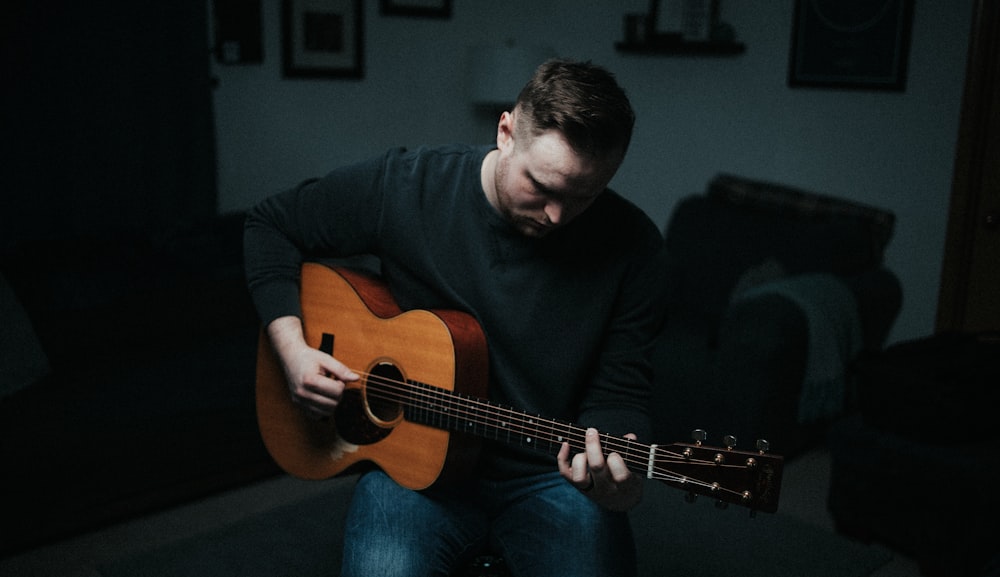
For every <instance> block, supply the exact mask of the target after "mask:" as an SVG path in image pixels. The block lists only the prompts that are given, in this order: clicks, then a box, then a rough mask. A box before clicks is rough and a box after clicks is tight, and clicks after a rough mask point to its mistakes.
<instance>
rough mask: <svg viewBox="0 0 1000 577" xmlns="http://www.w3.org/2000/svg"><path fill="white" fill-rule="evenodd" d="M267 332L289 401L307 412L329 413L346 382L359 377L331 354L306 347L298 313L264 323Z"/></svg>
mask: <svg viewBox="0 0 1000 577" xmlns="http://www.w3.org/2000/svg"><path fill="white" fill-rule="evenodd" d="M267 335H268V338H270V339H271V344H272V345H273V346H274V350H275V351H276V352H277V353H278V357H279V358H280V359H281V365H282V367H283V368H284V370H285V379H286V381H287V382H288V390H289V392H290V394H291V396H292V401H293V402H294V403H295V404H297V405H299V406H300V407H302V409H303V410H304V411H305V412H306V413H307V414H308V415H310V416H313V417H316V418H323V417H329V416H331V415H333V411H334V410H335V409H336V408H337V404H338V403H339V402H340V397H341V395H343V393H344V388H345V387H346V386H347V383H349V382H352V381H356V380H358V379H359V378H361V377H359V376H358V375H357V373H355V372H354V371H352V370H351V369H350V368H348V367H347V366H346V365H345V364H343V363H341V362H340V361H338V360H337V359H335V358H333V357H332V356H330V355H328V354H326V353H324V352H322V351H319V350H317V349H314V348H312V347H310V346H309V345H308V344H307V343H306V341H305V336H304V335H303V333H302V321H301V320H300V319H299V318H298V317H295V316H287V317H281V318H277V319H275V320H274V321H272V322H271V324H269V325H268V326H267Z"/></svg>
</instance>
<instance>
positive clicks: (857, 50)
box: [788, 0, 913, 91]
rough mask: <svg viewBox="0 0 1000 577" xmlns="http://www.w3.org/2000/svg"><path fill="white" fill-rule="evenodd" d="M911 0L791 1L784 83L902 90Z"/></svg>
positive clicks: (907, 46)
mask: <svg viewBox="0 0 1000 577" xmlns="http://www.w3.org/2000/svg"><path fill="white" fill-rule="evenodd" d="M912 25H913V0H879V1H878V2H868V3H863V2H843V1H842V0H796V2H795V16H794V19H793V25H792V27H793V30H792V46H791V50H790V56H789V65H788V84H789V86H792V87H828V88H846V89H867V90H887V91H903V90H905V88H906V71H907V64H908V59H909V48H910V33H911V27H912Z"/></svg>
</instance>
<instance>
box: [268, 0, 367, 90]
mask: <svg viewBox="0 0 1000 577" xmlns="http://www.w3.org/2000/svg"><path fill="white" fill-rule="evenodd" d="M281 26H282V51H283V73H284V75H285V76H286V77H290V78H361V77H363V76H364V6H363V5H362V0H282V17H281Z"/></svg>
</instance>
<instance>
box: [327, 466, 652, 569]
mask: <svg viewBox="0 0 1000 577" xmlns="http://www.w3.org/2000/svg"><path fill="white" fill-rule="evenodd" d="M486 550H489V551H490V552H492V553H494V554H498V555H500V556H502V557H503V558H504V560H505V561H506V563H507V567H508V569H509V570H510V572H511V574H512V575H515V576H517V577H559V576H562V575H565V576H572V577H587V576H591V575H592V576H594V577H598V576H600V577H615V576H622V577H625V576H634V575H635V574H636V561H635V544H634V542H633V540H632V530H631V527H630V525H629V522H628V517H627V515H626V514H624V513H614V512H611V511H607V510H605V509H602V508H601V507H598V506H597V505H595V504H594V503H593V501H591V500H589V499H588V498H586V497H585V496H584V495H583V494H582V493H580V491H578V490H577V489H576V488H574V487H573V486H572V485H570V484H569V483H567V482H566V481H565V480H564V479H563V478H562V477H561V476H560V475H559V473H558V472H553V473H547V474H544V475H539V476H537V477H531V478H526V479H517V480H513V481H501V482H496V481H484V480H475V481H470V482H469V483H468V484H467V485H463V486H460V487H452V488H449V489H447V490H444V489H442V490H436V489H430V490H428V491H423V492H417V491H411V490H409V489H405V488H403V487H400V486H399V485H397V484H396V482H395V481H393V480H392V479H390V478H389V477H388V476H387V475H385V473H383V472H381V471H372V472H369V473H366V474H365V475H363V476H362V477H361V479H360V480H359V481H358V485H357V487H356V488H355V490H354V496H353V498H352V500H351V506H350V508H349V510H348V514H347V521H346V525H345V538H344V565H343V569H342V572H341V577H371V576H372V575H380V576H383V577H393V576H398V577H404V576H405V577H417V576H422V575H426V576H431V575H437V576H441V577H443V576H447V575H452V574H453V573H454V572H455V571H456V570H458V568H460V567H462V566H463V565H465V564H466V563H468V562H470V561H471V560H472V559H473V558H475V556H476V555H479V554H482V553H483V552H484V551H486Z"/></svg>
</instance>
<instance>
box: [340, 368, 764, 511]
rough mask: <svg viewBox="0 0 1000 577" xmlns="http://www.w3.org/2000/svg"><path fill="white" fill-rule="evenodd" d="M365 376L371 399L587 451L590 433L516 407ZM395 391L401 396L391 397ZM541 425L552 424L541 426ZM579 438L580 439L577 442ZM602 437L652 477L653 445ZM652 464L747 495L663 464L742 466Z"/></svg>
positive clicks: (667, 454)
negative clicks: (636, 451)
mask: <svg viewBox="0 0 1000 577" xmlns="http://www.w3.org/2000/svg"><path fill="white" fill-rule="evenodd" d="M355 372H359V371H355ZM360 374H361V375H362V376H366V377H367V378H368V381H369V382H370V383H376V384H379V385H382V387H381V388H380V387H370V386H369V387H367V390H368V391H369V395H371V393H372V392H374V393H376V394H375V395H374V397H375V398H380V399H382V400H388V401H395V402H400V403H402V404H404V405H406V406H409V407H411V408H413V409H414V410H417V411H421V412H426V413H431V414H435V415H437V416H439V417H441V418H444V419H450V420H455V419H461V420H463V421H464V422H466V423H472V424H478V425H483V426H486V427H489V428H491V429H494V430H496V431H498V436H497V438H498V439H499V436H500V435H502V434H504V433H506V434H507V436H508V437H509V436H510V435H511V434H514V435H520V436H524V437H526V438H531V435H532V433H533V434H534V437H535V438H545V437H546V435H548V438H547V439H546V441H545V442H547V443H548V444H549V445H550V449H551V446H552V444H553V442H554V440H555V441H556V442H558V443H559V445H561V444H562V442H569V443H570V447H571V448H576V449H581V450H582V449H583V447H584V441H583V439H585V435H586V430H585V429H584V428H582V427H579V426H575V425H572V424H570V423H565V422H562V421H558V420H555V419H546V418H542V417H532V416H531V415H530V414H528V413H525V412H522V411H517V410H515V409H512V408H509V407H503V406H501V405H498V404H495V403H491V402H489V401H484V400H481V399H478V398H476V397H472V396H467V395H461V394H460V393H456V392H453V391H448V390H446V389H440V388H438V387H433V386H430V385H423V386H421V385H413V384H411V383H409V382H404V381H398V380H396V379H389V378H386V377H383V376H381V375H377V374H374V373H365V372H363V371H360ZM414 391H416V393H417V394H414ZM387 393H389V394H387ZM391 393H396V394H395V395H392V394H391ZM463 403H464V404H463ZM468 406H472V407H473V408H475V407H477V406H478V407H479V410H470V409H468V408H466V407H468ZM483 408H485V409H486V412H484V411H483ZM503 415H506V416H507V417H510V418H508V419H506V420H504V419H503V418H502V416H503ZM491 416H492V420H491ZM539 423H542V424H545V425H547V426H539ZM514 424H517V425H520V427H521V429H520V430H519V429H518V428H516V427H512V426H511V425H514ZM562 429H565V432H566V433H568V434H567V435H560V434H557V431H558V430H562ZM574 437H575V438H576V439H579V440H575V439H574ZM601 437H602V446H603V447H604V448H605V449H606V452H607V453H608V454H610V453H613V452H617V453H618V454H619V455H620V456H621V457H622V459H623V460H624V461H625V462H626V463H630V464H631V465H633V468H634V470H636V471H641V472H643V473H649V471H648V470H647V468H648V466H649V455H648V451H652V450H653V449H652V446H650V445H644V444H642V443H639V442H637V441H632V440H631V439H627V438H618V437H613V436H609V435H606V434H601ZM529 444H530V445H531V446H533V447H534V448H536V449H541V448H540V447H539V446H538V443H536V442H530V443H529ZM635 446H638V447H639V448H642V449H645V450H646V451H647V453H646V454H645V455H642V456H641V457H640V458H637V457H635V456H634V455H633V453H634V449H635ZM657 449H658V450H659V449H661V448H660V447H657ZM653 461H654V465H653V471H652V478H653V479H656V480H665V481H673V482H676V483H681V484H685V483H690V484H693V485H699V486H703V487H706V488H709V489H713V490H715V491H724V492H728V493H731V494H733V495H742V492H740V491H735V490H732V489H726V488H725V487H722V486H719V485H717V484H715V483H709V482H706V481H701V480H699V479H697V478H694V477H692V476H691V475H684V474H681V473H677V472H674V471H671V470H670V469H668V468H666V467H665V466H663V463H668V464H670V463H673V464H684V465H686V466H695V467H705V468H711V469H718V468H719V467H722V468H740V469H743V468H744V466H743V465H732V464H728V463H724V464H721V465H720V464H718V463H716V462H715V461H714V460H705V459H697V458H689V457H686V456H684V455H682V454H681V453H678V452H675V451H668V450H665V449H663V451H662V454H656V453H655V452H654V455H653Z"/></svg>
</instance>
